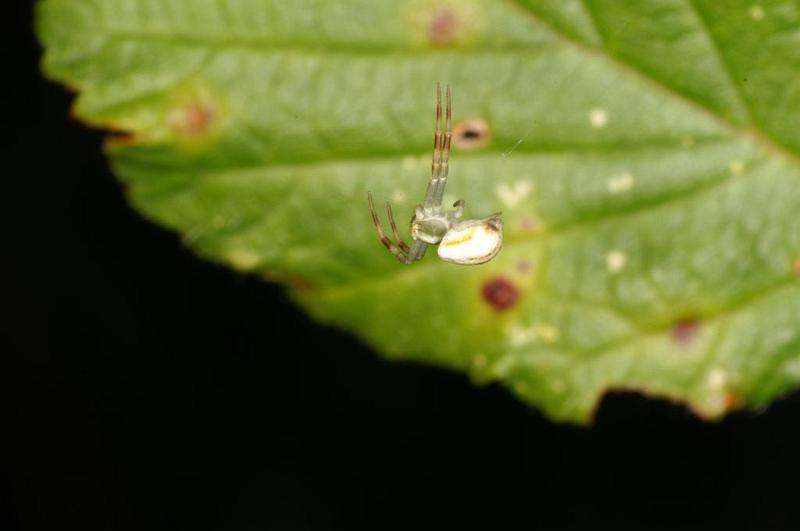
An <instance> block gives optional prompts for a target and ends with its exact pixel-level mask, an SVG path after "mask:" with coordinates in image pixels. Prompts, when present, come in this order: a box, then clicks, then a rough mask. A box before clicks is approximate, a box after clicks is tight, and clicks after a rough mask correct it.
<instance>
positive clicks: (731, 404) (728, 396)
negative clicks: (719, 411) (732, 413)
mask: <svg viewBox="0 0 800 531" xmlns="http://www.w3.org/2000/svg"><path fill="white" fill-rule="evenodd" d="M724 400H725V409H733V408H735V407H736V405H737V404H738V403H739V395H737V394H736V393H734V392H732V391H729V392H727V393H725V399H724Z"/></svg>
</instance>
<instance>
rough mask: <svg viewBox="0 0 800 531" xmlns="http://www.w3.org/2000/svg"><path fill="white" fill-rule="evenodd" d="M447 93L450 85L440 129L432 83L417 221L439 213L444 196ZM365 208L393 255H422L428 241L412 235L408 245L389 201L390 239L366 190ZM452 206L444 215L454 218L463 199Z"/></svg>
mask: <svg viewBox="0 0 800 531" xmlns="http://www.w3.org/2000/svg"><path fill="white" fill-rule="evenodd" d="M451 99H452V98H451V96H450V87H447V107H446V110H445V128H444V131H442V89H441V87H440V86H439V85H438V84H437V85H436V131H435V133H434V135H433V160H432V162H431V178H430V180H429V181H428V189H427V191H426V192H425V202H424V203H422V204H420V205H417V208H416V211H415V216H416V220H417V221H421V220H424V219H425V218H427V217H433V216H440V215H441V209H442V198H443V197H444V187H445V185H446V184H447V175H448V172H449V166H448V161H449V159H450V142H451V139H452V136H453V131H452V123H451V122H452V102H451ZM367 197H368V199H369V210H370V213H371V214H372V223H373V224H374V225H375V230H376V231H377V232H378V236H380V239H381V242H382V243H383V245H384V246H385V247H386V248H387V249H388V250H389V252H391V253H392V254H393V255H395V256H396V257H397V259H398V260H400V261H401V262H402V263H404V264H410V263H412V262H415V261H417V260H419V259H420V258H422V257H423V256H424V255H425V250H426V249H427V246H428V244H427V243H425V242H423V241H420V240H418V239H415V240H414V241H413V242H412V244H411V246H410V247H409V245H408V244H406V243H405V242H404V241H403V240H402V238H400V234H399V232H398V230H397V224H396V223H395V221H394V216H393V215H392V207H391V205H390V204H389V202H388V201H387V202H386V214H387V216H388V218H389V225H390V226H391V228H392V235H393V236H394V240H392V239H390V238H389V237H388V236H386V233H384V231H383V227H381V223H380V220H379V219H378V213H377V211H376V210H375V203H374V201H373V200H372V194H371V193H368V194H367ZM453 206H454V207H456V210H455V211H454V212H453V213H448V216H447V217H448V218H450V217H451V216H452V217H453V218H455V219H458V218H460V217H461V214H462V212H463V210H464V201H463V200H460V201H458V202H456V204H455V205H453Z"/></svg>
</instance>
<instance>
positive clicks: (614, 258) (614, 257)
mask: <svg viewBox="0 0 800 531" xmlns="http://www.w3.org/2000/svg"><path fill="white" fill-rule="evenodd" d="M627 262H628V255H626V254H625V253H623V252H622V251H617V250H615V251H609V252H608V254H606V267H607V268H608V270H609V271H610V272H611V273H619V272H620V271H622V269H623V268H624V267H625V264H626V263H627Z"/></svg>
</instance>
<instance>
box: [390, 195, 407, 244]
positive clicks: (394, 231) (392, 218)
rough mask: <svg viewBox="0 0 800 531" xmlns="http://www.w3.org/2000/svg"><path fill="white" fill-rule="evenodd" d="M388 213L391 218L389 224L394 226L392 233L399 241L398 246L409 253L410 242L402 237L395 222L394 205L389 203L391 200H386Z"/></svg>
mask: <svg viewBox="0 0 800 531" xmlns="http://www.w3.org/2000/svg"><path fill="white" fill-rule="evenodd" d="M386 215H387V217H388V218H389V225H391V227H392V234H393V235H394V239H395V240H396V241H397V246H398V247H400V248H401V249H402V250H403V252H405V253H406V254H408V244H407V243H406V242H404V241H403V238H401V237H400V232H399V231H398V230H397V224H396V223H395V222H394V216H393V215H392V205H390V204H389V201H386Z"/></svg>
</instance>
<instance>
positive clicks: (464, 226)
mask: <svg viewBox="0 0 800 531" xmlns="http://www.w3.org/2000/svg"><path fill="white" fill-rule="evenodd" d="M451 117H452V110H451V97H450V87H449V86H448V87H447V109H446V111H445V130H444V134H443V133H442V89H441V87H440V86H439V84H438V83H437V85H436V132H435V133H434V135H433V162H432V164H431V178H430V181H428V190H427V192H426V193H425V202H424V203H420V204H418V205H417V206H416V208H415V209H414V215H413V216H412V218H411V238H412V243H411V246H409V245H408V244H407V243H406V242H404V241H403V240H402V238H400V233H399V232H398V230H397V224H395V222H394V215H393V214H392V206H391V205H390V204H389V202H388V201H387V202H386V215H387V217H388V218H389V226H390V227H391V229H392V235H393V236H394V240H392V239H390V238H389V237H388V236H386V233H384V231H383V227H382V226H381V222H380V220H379V219H378V213H377V211H376V210H375V203H374V201H373V200H372V193H371V192H367V200H368V201H369V211H370V214H372V223H373V224H374V225H375V230H376V231H377V232H378V236H379V237H380V239H381V242H382V243H383V245H384V246H385V247H386V248H387V249H388V250H389V252H390V253H392V254H393V255H395V256H396V257H397V259H398V260H400V262H402V263H403V264H412V263H414V262H416V261H417V260H420V259H421V258H422V257H423V256H425V251H426V250H427V248H428V245H438V246H439V248H438V253H439V258H441V259H442V260H444V261H445V262H451V263H454V264H461V265H477V264H483V263H485V262H488V261H489V260H491V259H492V258H494V257H495V256H497V253H498V252H499V251H500V247H502V245H503V221H502V220H501V219H500V212H497V213H495V214H492V215H490V216H487V217H485V218H481V219H465V220H461V217H462V215H463V214H464V200H463V199H459V200H458V201H456V202H455V203H453V210H449V211H443V209H442V197H443V196H444V187H445V185H446V184H447V174H448V159H449V157H450V140H451V138H452V136H453V133H452V127H451Z"/></svg>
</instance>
